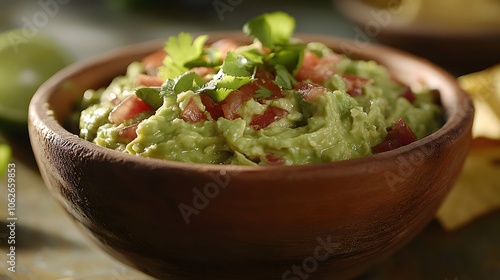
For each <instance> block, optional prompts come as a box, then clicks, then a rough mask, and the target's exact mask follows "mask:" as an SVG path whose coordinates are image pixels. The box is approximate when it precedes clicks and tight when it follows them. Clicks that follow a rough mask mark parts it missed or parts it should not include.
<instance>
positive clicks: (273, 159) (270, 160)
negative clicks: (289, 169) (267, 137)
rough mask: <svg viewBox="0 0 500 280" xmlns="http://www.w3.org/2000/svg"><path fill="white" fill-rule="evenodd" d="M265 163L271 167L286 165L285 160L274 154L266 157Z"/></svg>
mask: <svg viewBox="0 0 500 280" xmlns="http://www.w3.org/2000/svg"><path fill="white" fill-rule="evenodd" d="M265 161H266V163H267V164H269V165H285V159H284V158H282V157H280V156H277V155H276V154H272V153H271V154H267V155H266V156H265Z"/></svg>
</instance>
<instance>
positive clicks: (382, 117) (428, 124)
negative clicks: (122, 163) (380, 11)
mask: <svg viewBox="0 0 500 280" xmlns="http://www.w3.org/2000/svg"><path fill="white" fill-rule="evenodd" d="M277 22H279V24H277ZM294 24H295V22H294V20H293V18H291V17H290V16H289V15H287V14H285V13H282V12H275V13H270V14H264V15H261V16H259V17H257V18H254V19H252V20H250V21H249V22H247V24H245V26H244V28H243V31H244V32H245V33H246V34H248V35H249V36H253V37H254V40H253V42H252V43H251V44H248V45H242V44H241V43H239V42H236V41H233V40H231V39H230V38H228V39H224V40H220V41H217V42H214V43H212V44H207V43H206V41H207V39H208V37H207V36H199V37H196V38H193V37H192V36H191V35H190V34H188V33H181V34H179V35H178V36H173V37H170V38H169V39H168V40H167V42H166V44H165V49H164V50H160V51H158V52H156V53H154V54H151V55H150V56H148V57H146V58H145V59H144V60H142V61H137V62H133V63H132V64H130V66H129V67H128V69H127V73H126V74H125V75H124V76H120V77H117V78H115V79H114V80H113V81H112V82H111V84H110V85H109V86H108V87H106V88H102V89H98V90H87V91H86V92H85V94H84V98H83V101H82V106H83V108H84V109H83V110H82V112H81V116H80V136H81V137H83V138H84V139H87V140H89V141H92V142H94V143H95V144H97V145H100V146H103V147H108V148H111V149H115V150H118V151H122V152H124V153H129V154H132V155H138V156H143V157H151V158H159V159H165V160H173V161H183V162H193V163H211V164H239V165H293V164H313V163H322V162H332V161H340V160H346V159H352V158H358V157H363V156H368V155H371V154H373V153H379V152H384V151H387V150H391V149H395V148H398V147H401V146H404V145H406V144H409V143H411V142H413V141H415V140H417V139H420V138H423V137H425V136H427V135H429V134H431V133H432V132H434V131H435V130H437V129H438V128H439V127H440V126H441V125H442V122H443V118H442V108H441V107H440V106H439V103H438V96H437V94H436V92H435V91H433V90H431V89H428V88H426V87H425V86H422V87H421V88H419V89H416V88H410V87H408V86H406V85H403V84H401V83H399V82H398V81H395V80H394V79H393V78H392V77H391V75H390V73H389V72H388V70H387V69H386V68H385V67H384V66H382V65H379V64H377V63H376V62H374V61H362V60H353V59H350V58H349V57H347V56H345V55H342V54H338V53H335V52H334V51H332V50H331V49H330V48H328V47H327V46H325V45H324V44H322V43H320V42H313V43H303V42H301V41H300V40H297V39H295V38H293V37H292V36H291V35H292V33H293V29H294ZM273 26H280V28H274V27H273Z"/></svg>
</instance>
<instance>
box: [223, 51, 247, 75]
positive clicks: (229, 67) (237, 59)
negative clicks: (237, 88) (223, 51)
mask: <svg viewBox="0 0 500 280" xmlns="http://www.w3.org/2000/svg"><path fill="white" fill-rule="evenodd" d="M251 66H252V65H251V63H250V61H249V60H248V59H247V58H246V57H244V56H242V55H238V54H236V53H234V52H228V53H227V56H226V59H224V62H223V63H222V71H224V73H226V74H227V75H231V76H238V77H242V76H250V75H251V74H252V73H250V71H249V70H248V68H250V67H251Z"/></svg>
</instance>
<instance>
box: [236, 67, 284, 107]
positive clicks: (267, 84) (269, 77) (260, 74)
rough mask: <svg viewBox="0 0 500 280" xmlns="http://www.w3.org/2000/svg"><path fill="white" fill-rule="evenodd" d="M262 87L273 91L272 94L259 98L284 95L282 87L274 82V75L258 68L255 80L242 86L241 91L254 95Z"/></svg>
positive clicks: (273, 97)
mask: <svg viewBox="0 0 500 280" xmlns="http://www.w3.org/2000/svg"><path fill="white" fill-rule="evenodd" d="M261 87H263V88H265V89H267V90H269V91H271V95H270V96H269V97H265V98H259V100H261V101H263V100H273V99H277V98H282V97H284V95H283V92H282V91H281V88H280V87H279V86H278V85H277V84H276V83H274V75H273V74H271V73H269V72H268V71H266V70H264V69H261V68H258V69H257V71H256V73H255V80H254V81H252V82H250V83H248V84H246V85H244V86H242V87H240V89H239V90H240V91H243V92H245V93H247V94H249V95H251V96H254V95H255V94H256V93H257V91H258V90H260V89H261Z"/></svg>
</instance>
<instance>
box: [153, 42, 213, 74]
mask: <svg viewBox="0 0 500 280" xmlns="http://www.w3.org/2000/svg"><path fill="white" fill-rule="evenodd" d="M207 39H208V36H207V35H201V36H198V37H197V38H196V39H194V40H193V36H192V35H191V34H189V33H184V32H181V33H180V34H179V35H178V36H177V37H175V36H171V37H169V38H168V40H167V43H166V44H165V52H167V54H168V55H167V56H166V57H165V60H164V62H163V66H161V67H160V69H159V76H160V77H162V78H164V79H174V78H175V77H177V76H179V75H182V74H184V73H185V72H186V71H187V70H188V68H187V67H186V64H187V63H189V62H192V61H196V60H198V59H199V58H200V56H201V55H202V54H203V47H204V45H205V42H206V41H207Z"/></svg>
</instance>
